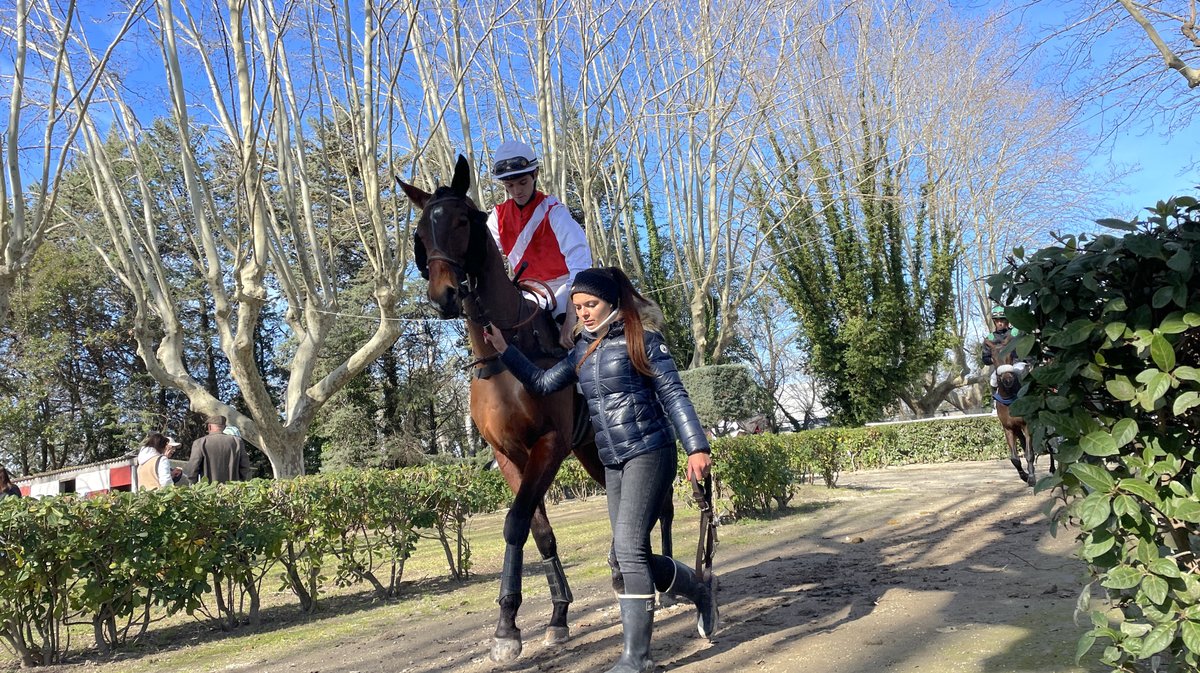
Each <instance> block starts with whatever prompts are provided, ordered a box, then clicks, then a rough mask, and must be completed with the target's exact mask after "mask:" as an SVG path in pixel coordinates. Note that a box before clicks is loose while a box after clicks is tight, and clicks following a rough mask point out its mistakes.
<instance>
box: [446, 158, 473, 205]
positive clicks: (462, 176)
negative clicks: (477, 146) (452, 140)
mask: <svg viewBox="0 0 1200 673" xmlns="http://www.w3.org/2000/svg"><path fill="white" fill-rule="evenodd" d="M470 188H471V165H470V164H468V163H467V158H466V157H464V156H463V155H461V154H460V155H458V161H457V162H455V164H454V179H452V180H451V181H450V189H451V190H453V191H454V193H455V194H458V195H459V196H466V195H467V190H468V189H470Z"/></svg>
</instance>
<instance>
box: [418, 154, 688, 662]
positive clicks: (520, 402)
mask: <svg viewBox="0 0 1200 673" xmlns="http://www.w3.org/2000/svg"><path fill="white" fill-rule="evenodd" d="M396 181H397V182H398V183H399V184H400V187H401V189H403V190H404V193H405V195H406V196H407V197H408V199H409V201H411V202H412V203H413V204H414V205H415V206H417V208H419V209H420V210H421V216H420V218H419V219H418V220H417V225H416V230H415V232H414V235H413V253H414V261H415V263H416V265H417V268H418V270H420V272H421V275H422V276H423V277H424V278H425V279H426V280H427V281H428V283H429V284H428V292H427V294H428V298H429V300H430V302H432V303H433V304H434V305H435V306H436V307H437V309H438V311H439V313H440V314H441V317H442V318H444V319H454V318H458V317H460V316H462V317H465V318H466V326H467V337H468V339H469V341H470V344H471V353H472V357H473V358H474V362H473V369H474V375H473V376H472V379H471V397H470V408H471V419H472V420H473V421H474V422H475V426H476V427H477V428H478V429H479V433H480V434H481V435H483V438H484V439H485V440H487V443H488V444H489V445H490V446H491V447H492V453H493V455H494V456H495V459H496V464H497V465H498V467H499V469H500V472H501V474H503V475H504V479H505V481H506V482H507V483H508V485H509V488H511V489H512V491H513V493H514V494H515V496H514V498H513V501H512V506H511V507H510V508H509V510H508V515H507V516H506V517H505V520H504V542H505V549H504V566H503V569H502V571H501V574H500V596H499V598H498V599H497V603H499V606H500V617H499V620H498V622H497V624H496V631H495V634H494V640H493V644H492V649H491V653H490V656H491V659H492V660H493V661H495V662H498V663H503V662H508V661H512V660H514V659H516V658H517V657H518V656H520V654H521V648H522V643H521V630H520V629H518V628H517V625H516V617H517V611H518V609H519V608H520V606H521V574H522V570H523V567H524V546H525V542H526V541H527V540H528V538H529V535H530V533H532V534H533V540H534V543H535V544H536V546H537V549H538V552H539V553H540V554H541V556H542V564H543V567H544V569H545V573H546V579H547V582H548V583H549V586H550V600H551V603H552V604H553V611H552V613H551V616H550V623H549V625H548V626H547V628H546V634H545V638H544V640H543V642H544V643H545V644H546V645H551V646H553V645H561V644H563V643H565V642H566V641H567V639H568V638H569V637H570V631H569V628H568V626H567V609H568V607H569V606H570V603H571V601H572V595H571V589H570V586H569V585H568V584H567V577H566V574H565V572H564V571H563V567H562V562H561V561H560V560H559V558H558V545H557V541H556V540H555V537H554V530H553V529H552V528H551V526H550V521H549V519H548V518H547V517H546V506H545V501H544V497H545V495H546V491H547V490H548V489H549V488H550V485H551V483H552V482H553V481H554V476H555V474H557V472H558V468H559V466H560V465H561V464H562V461H563V460H564V459H565V458H566V457H567V455H568V454H569V453H571V452H572V451H574V453H575V456H576V457H577V458H578V459H579V462H580V463H581V464H582V465H583V468H584V470H586V471H587V473H588V475H589V476H591V477H592V478H593V479H595V480H596V481H597V482H598V483H600V484H601V485H603V484H604V466H603V464H602V463H601V462H600V458H599V455H598V453H597V449H596V443H595V439H594V436H593V431H592V426H591V422H590V421H589V420H588V419H587V417H586V414H583V415H582V417H581V416H580V414H579V413H578V412H579V411H580V409H585V408H586V407H585V405H584V403H583V400H582V399H581V398H580V397H578V396H577V395H576V394H575V390H574V389H573V388H567V389H565V390H561V391H558V392H556V393H554V394H552V395H549V396H546V397H538V396H534V395H531V394H530V393H529V392H527V391H526V390H525V387H524V386H523V385H522V384H521V383H520V382H519V381H517V379H516V378H515V377H513V375H512V374H511V373H509V372H508V371H507V370H506V369H505V368H504V365H503V363H502V362H501V361H500V359H499V353H497V352H496V350H495V349H494V348H492V346H491V345H490V344H488V343H487V342H486V341H485V340H484V339H483V329H484V326H485V325H489V324H490V325H491V326H492V327H493V328H494V329H497V330H500V331H501V332H503V334H504V337H505V339H506V340H507V341H508V342H509V343H510V344H513V345H515V346H517V347H518V348H520V349H521V352H523V353H525V354H526V355H527V356H529V358H530V359H531V360H533V361H534V362H536V363H537V364H538V365H539V366H542V367H548V366H550V365H552V364H554V363H555V362H557V361H558V360H560V359H561V358H562V355H563V354H564V353H563V350H562V347H561V346H560V345H558V335H559V327H558V324H557V323H556V322H555V321H554V319H553V317H552V316H551V314H550V312H549V311H544V310H542V309H541V308H539V307H538V306H537V305H536V304H535V303H534V302H532V301H529V300H527V299H526V298H525V297H524V295H523V294H522V290H521V288H520V287H518V285H517V284H516V283H514V282H513V281H512V280H510V279H509V277H508V272H507V270H506V268H505V258H504V256H503V255H502V254H501V252H500V249H499V248H498V247H497V246H496V242H495V240H494V239H493V238H492V235H491V233H490V232H489V231H488V228H487V218H488V215H487V213H485V212H483V211H481V210H479V208H477V207H476V206H475V204H474V203H473V202H472V201H471V199H470V197H468V196H467V190H468V189H469V188H470V186H471V169H470V166H469V165H468V163H467V160H466V158H465V157H463V156H462V155H459V157H458V161H457V163H456V164H455V168H454V177H453V178H452V180H451V183H450V185H449V186H442V187H439V188H437V189H436V190H434V192H433V193H432V194H429V193H426V192H424V191H422V190H421V189H419V188H417V187H414V186H412V185H410V184H407V183H405V182H404V181H403V180H400V179H399V178H397V179H396ZM577 422H578V423H579V424H580V426H579V427H578V428H576V424H577ZM576 430H578V432H575V431H576ZM573 440H574V441H573ZM573 444H574V446H573ZM673 514H674V509H673V505H672V503H671V501H670V494H669V493H668V494H667V498H666V502H664V504H663V512H662V516H661V518H660V521H659V525H660V529H661V530H660V532H661V537H662V543H663V553H664V554H666V555H670V553H671V552H670V545H671V543H670V522H671V518H672V517H673ZM609 567H610V568H611V569H612V580H613V587H614V589H617V588H619V587H620V585H621V577H620V572H619V571H618V570H617V566H616V559H615V556H614V555H613V553H612V551H611V549H610V553H609Z"/></svg>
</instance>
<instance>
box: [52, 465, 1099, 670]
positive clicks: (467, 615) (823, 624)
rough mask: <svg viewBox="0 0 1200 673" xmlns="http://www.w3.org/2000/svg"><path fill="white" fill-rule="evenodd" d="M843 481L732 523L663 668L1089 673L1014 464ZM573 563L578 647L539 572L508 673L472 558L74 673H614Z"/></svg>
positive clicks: (601, 578) (1040, 521) (1071, 578)
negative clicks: (344, 601)
mask: <svg viewBox="0 0 1200 673" xmlns="http://www.w3.org/2000/svg"><path fill="white" fill-rule="evenodd" d="M839 486H840V488H839V489H836V490H833V491H829V490H827V489H824V488H811V489H806V490H805V491H804V492H803V493H802V494H801V497H800V498H798V499H797V501H794V502H793V503H792V505H793V510H792V511H790V512H789V513H788V514H787V515H786V516H783V517H779V518H776V519H773V520H769V521H756V522H749V523H739V524H736V525H732V526H723V527H722V528H721V545H720V547H719V549H718V553H717V554H718V555H717V565H718V573H719V576H720V578H721V604H722V618H723V624H724V627H723V630H722V631H721V632H720V633H719V634H718V637H717V638H716V639H715V640H714V641H713V642H711V643H709V642H706V641H703V640H701V639H700V638H698V637H697V636H696V633H695V626H694V613H693V611H692V608H691V606H690V605H678V606H674V607H671V608H667V609H664V610H661V611H660V612H659V613H658V616H657V618H656V623H655V639H654V656H655V659H656V660H657V661H658V663H659V669H658V670H660V671H666V670H669V671H680V672H681V673H682V672H692V673H699V672H702V671H703V672H712V671H761V672H765V673H792V672H805V673H808V672H812V673H852V672H854V673H858V672H863V673H865V672H874V671H896V672H914V673H915V672H917V671H920V672H921V673H930V672H937V673H942V672H958V671H963V672H987V673H1001V672H1009V671H1012V672H1016V671H1031V672H1036V673H1051V672H1059V671H1063V672H1065V671H1072V672H1076V671H1085V670H1088V669H1086V668H1082V667H1077V666H1075V665H1074V664H1073V662H1072V659H1073V656H1074V650H1075V641H1076V639H1077V638H1078V635H1079V633H1080V632H1081V629H1080V628H1079V627H1077V626H1075V624H1074V623H1073V622H1072V609H1073V606H1074V603H1075V599H1076V597H1077V595H1078V592H1079V590H1080V588H1081V587H1082V586H1083V583H1084V579H1083V578H1084V568H1083V566H1082V564H1081V563H1079V562H1078V561H1077V560H1075V559H1074V558H1073V557H1072V556H1071V552H1072V550H1073V547H1074V545H1073V541H1072V535H1071V534H1070V533H1069V532H1066V533H1060V535H1059V537H1058V538H1054V537H1051V536H1050V534H1049V528H1048V525H1047V522H1046V518H1045V516H1044V515H1043V514H1042V511H1041V510H1042V509H1043V507H1044V506H1045V504H1046V502H1047V498H1046V497H1045V496H1034V495H1032V494H1031V493H1030V491H1029V489H1027V488H1026V487H1024V486H1023V485H1022V484H1021V483H1020V482H1019V481H1018V480H1017V478H1016V476H1015V474H1014V472H1013V470H1012V468H1011V466H1009V465H1008V462H1007V461H1004V462H1003V463H1001V462H998V461H995V462H982V463H967V464H956V465H939V466H910V467H903V468H891V469H887V470H877V471H869V472H861V473H854V474H846V475H843V476H842V480H841V483H840V484H839ZM550 516H551V520H552V521H556V522H558V525H559V526H560V529H566V528H569V527H571V526H573V525H577V524H578V525H582V524H581V523H579V522H590V524H595V522H596V521H604V517H605V514H604V504H603V501H602V499H599V498H596V499H592V500H590V501H587V502H582V503H580V502H568V503H563V504H562V505H559V506H556V507H554V508H552V509H551V511H550ZM495 521H496V522H498V521H499V517H496V518H495ZM593 527H594V528H595V530H596V531H601V530H603V531H606V530H607V526H606V524H605V526H604V527H603V528H598V527H595V526H593ZM693 527H694V513H688V512H682V511H681V513H680V515H679V521H678V522H677V530H678V529H683V530H682V531H681V532H680V535H679V536H678V538H677V539H678V542H677V546H676V549H677V550H678V552H677V553H678V555H679V557H681V558H684V559H687V558H688V557H689V552H691V551H692V550H694V545H695V537H694V536H695V533H694V531H692V530H691V529H692V528H693ZM589 530H591V529H589ZM589 535H591V536H592V537H595V536H596V535H597V533H589ZM566 537H569V535H564V534H563V533H560V539H562V538H566ZM593 546H594V545H593ZM531 548H532V547H531ZM573 553H576V552H572V550H570V549H563V548H562V547H560V554H561V555H562V556H563V557H564V559H565V561H566V564H567V572H568V575H569V576H570V577H571V579H572V582H573V589H574V593H575V597H576V601H575V603H574V605H573V606H572V614H573V616H572V623H571V627H572V639H571V642H570V643H569V644H568V645H567V646H566V647H565V648H563V649H559V650H555V651H551V650H550V649H548V648H546V647H544V646H543V645H542V644H541V628H542V626H543V625H544V620H545V619H546V616H547V615H548V613H549V604H548V598H547V595H546V591H545V582H544V581H542V580H541V578H540V577H539V575H540V568H539V567H537V566H536V565H535V566H534V567H533V568H530V569H529V571H528V574H527V577H526V580H525V586H526V587H527V594H526V595H527V598H526V600H525V604H524V606H523V608H522V612H521V620H520V622H519V624H520V626H521V627H522V628H523V629H524V636H525V640H526V647H525V652H524V654H523V655H522V657H521V658H520V660H519V661H518V662H517V663H516V664H514V665H511V666H508V667H498V666H496V665H494V664H492V663H491V662H490V661H489V660H488V659H487V651H488V647H489V646H490V643H491V632H492V629H493V627H494V619H495V610H494V603H491V601H492V600H494V593H495V584H496V583H495V578H494V574H488V573H487V572H486V570H487V567H488V566H487V564H486V563H485V561H484V559H482V558H481V557H479V558H478V564H479V569H480V570H481V572H482V573H483V574H481V576H480V578H479V579H478V580H477V581H475V582H473V583H471V584H470V585H468V586H465V587H457V588H449V587H448V588H447V589H446V590H445V591H444V592H442V593H438V594H437V595H434V596H428V597H423V598H412V599H409V600H407V601H399V602H396V603H389V604H382V605H379V606H377V607H369V608H365V609H357V610H351V611H346V612H344V613H341V614H331V615H329V616H327V617H325V618H323V619H319V620H316V621H307V622H298V623H297V624H296V625H295V626H293V627H286V628H276V629H273V630H268V631H262V632H258V633H247V634H243V635H238V636H236V637H226V638H223V639H222V638H218V639H217V640H216V642H204V640H203V639H202V640H201V641H200V642H198V643H197V644H196V645H195V646H190V647H189V646H185V647H179V646H178V645H176V646H171V647H167V648H166V649H165V650H163V651H160V652H157V653H147V654H145V655H142V656H140V657H138V658H136V659H125V660H123V661H119V662H112V663H108V664H104V665H99V666H98V665H95V664H92V665H86V666H78V667H63V669H64V670H68V669H69V670H83V669H84V668H86V669H87V670H89V671H104V672H106V673H108V672H112V673H115V672H116V671H143V670H146V671H150V670H188V671H197V672H198V671H240V670H245V671H264V672H271V673H433V672H435V671H437V672H440V671H463V672H466V673H482V672H484V671H494V670H509V671H546V672H561V673H573V672H584V671H589V672H591V671H604V670H607V668H608V667H609V666H610V665H611V663H612V661H614V660H615V658H616V657H617V655H618V654H619V652H620V648H621V635H620V626H619V621H618V615H617V611H616V608H615V601H614V600H613V597H612V593H611V591H610V590H609V588H608V582H607V577H606V575H605V574H604V571H603V565H602V558H600V559H592V558H573ZM414 603H415V604H414ZM1093 670H1100V669H1098V668H1097V669H1093Z"/></svg>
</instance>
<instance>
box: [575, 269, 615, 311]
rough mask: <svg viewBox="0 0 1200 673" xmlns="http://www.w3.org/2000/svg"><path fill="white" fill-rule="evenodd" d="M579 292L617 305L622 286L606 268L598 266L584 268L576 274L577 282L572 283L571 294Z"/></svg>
mask: <svg viewBox="0 0 1200 673" xmlns="http://www.w3.org/2000/svg"><path fill="white" fill-rule="evenodd" d="M577 292H582V293H584V294H590V295H592V296H593V297H599V298H601V299H603V300H604V301H606V302H608V303H610V304H612V305H613V306H616V305H617V301H618V300H619V299H620V298H621V287H620V286H619V285H617V281H616V279H615V278H613V277H612V274H610V273H609V272H608V271H607V270H606V269H602V268H598V267H594V268H591V269H584V270H583V271H580V272H579V273H578V274H576V276H575V282H574V283H572V284H571V294H572V295H574V294H575V293H577Z"/></svg>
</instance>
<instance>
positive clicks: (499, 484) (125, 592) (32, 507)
mask: <svg viewBox="0 0 1200 673" xmlns="http://www.w3.org/2000/svg"><path fill="white" fill-rule="evenodd" d="M507 499H508V492H507V487H506V486H505V484H504V481H503V479H502V478H501V477H500V475H499V473H498V472H496V471H488V472H482V471H480V470H479V469H478V468H474V467H471V466H467V465H449V466H447V465H442V466H434V467H419V468H408V469H404V470H395V471H378V470H363V471H346V472H337V473H332V474H320V475H312V476H307V477H301V478H298V479H294V480H290V481H263V480H256V481H252V482H248V483H242V484H228V485H200V486H195V487H192V488H183V489H165V490H161V491H153V492H141V493H111V494H104V495H100V496H98V497H94V498H86V499H82V498H75V497H73V496H64V497H54V498H45V499H42V500H36V499H30V498H21V499H17V498H6V499H4V500H3V501H0V625H3V630H2V631H0V636H2V637H3V638H4V640H5V641H6V642H7V643H8V645H9V646H10V647H11V648H12V649H13V650H14V651H15V652H16V653H17V654H18V656H19V657H20V658H21V660H22V663H23V665H26V666H30V665H36V664H48V663H54V662H57V661H61V659H62V657H63V655H64V654H65V653H66V651H67V650H68V648H69V646H70V640H69V637H68V635H67V634H68V630H67V625H68V624H75V623H80V622H83V623H90V624H91V625H92V626H93V629H94V631H95V637H96V643H97V646H98V647H99V648H100V649H101V650H105V649H108V648H110V647H113V646H116V645H120V644H123V643H124V642H126V641H127V640H129V639H131V638H136V637H137V636H139V635H141V634H142V633H144V632H145V630H146V628H147V627H148V625H149V624H150V621H151V615H152V611H154V612H155V614H160V613H166V614H174V613H177V612H180V611H185V612H187V613H188V614H192V615H197V616H200V617H206V618H209V619H211V620H213V621H215V622H216V623H218V624H220V625H221V626H222V627H223V628H228V627H231V626H234V625H236V624H238V623H239V622H241V621H242V620H249V621H250V622H252V623H254V622H257V620H258V604H259V603H258V598H259V595H260V592H261V588H262V585H263V582H264V581H266V579H267V578H268V577H269V576H270V575H271V573H272V570H280V571H282V572H280V573H279V575H278V576H279V578H280V580H281V587H280V588H290V589H291V590H292V592H293V593H294V594H295V595H296V596H297V597H298V598H299V600H300V604H301V606H302V608H303V609H304V610H306V611H312V610H314V609H315V608H316V607H317V598H318V595H319V594H320V593H321V592H322V591H323V590H325V589H328V587H329V586H330V585H331V584H333V585H345V584H349V583H359V582H365V583H368V584H370V585H371V586H372V587H373V588H374V590H375V592H376V593H377V594H378V595H380V596H392V595H395V593H396V592H397V590H398V588H399V585H400V581H401V578H402V576H403V573H404V564H405V561H406V560H407V559H408V558H409V556H410V555H411V554H412V552H413V549H414V548H415V546H416V544H417V541H418V540H419V539H421V538H431V539H435V540H437V541H438V542H439V543H440V545H441V546H442V548H443V550H444V552H445V555H446V559H447V565H448V567H449V572H450V575H451V576H453V577H456V578H459V577H463V576H464V575H465V574H466V572H467V571H468V569H469V568H470V549H469V547H468V546H467V544H466V540H465V538H464V536H463V526H464V524H465V522H466V520H467V518H468V517H469V516H471V515H472V514H475V513H479V512H487V511H492V510H494V509H496V508H497V507H499V506H500V505H501V504H502V503H504V502H506V501H507Z"/></svg>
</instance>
